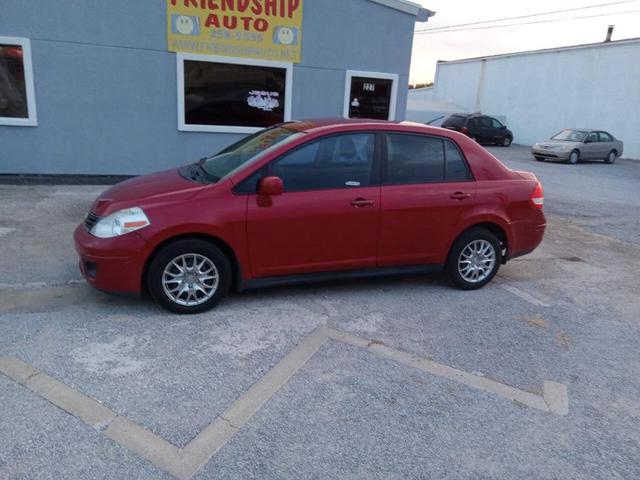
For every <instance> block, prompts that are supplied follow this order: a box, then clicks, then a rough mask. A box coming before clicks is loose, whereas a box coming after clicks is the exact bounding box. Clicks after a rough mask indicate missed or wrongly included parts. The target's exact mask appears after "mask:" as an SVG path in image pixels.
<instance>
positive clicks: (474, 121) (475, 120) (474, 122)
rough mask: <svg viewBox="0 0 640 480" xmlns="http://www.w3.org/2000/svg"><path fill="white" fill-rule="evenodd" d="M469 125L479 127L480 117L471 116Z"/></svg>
mask: <svg viewBox="0 0 640 480" xmlns="http://www.w3.org/2000/svg"><path fill="white" fill-rule="evenodd" d="M468 125H469V127H474V128H477V127H479V126H480V119H479V118H477V117H476V118H470V119H469V123H468Z"/></svg>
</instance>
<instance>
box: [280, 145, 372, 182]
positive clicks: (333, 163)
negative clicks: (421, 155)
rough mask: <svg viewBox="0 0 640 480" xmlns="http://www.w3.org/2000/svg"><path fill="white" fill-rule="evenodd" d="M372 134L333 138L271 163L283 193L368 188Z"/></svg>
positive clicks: (303, 147)
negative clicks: (281, 185)
mask: <svg viewBox="0 0 640 480" xmlns="http://www.w3.org/2000/svg"><path fill="white" fill-rule="evenodd" d="M375 139H376V137H375V134H373V133H354V134H347V135H334V136H330V137H326V138H322V139H320V140H317V141H315V142H312V143H308V144H306V145H304V146H302V147H300V148H297V149H296V150H294V151H293V152H290V153H287V154H285V155H283V156H282V157H280V158H279V159H278V160H276V161H275V162H274V163H272V164H271V167H270V169H269V174H270V175H276V176H278V177H280V178H281V179H282V181H283V183H284V190H285V192H296V191H305V190H327V189H336V188H357V187H368V186H369V185H371V177H372V170H373V159H374V151H375V143H376V142H375Z"/></svg>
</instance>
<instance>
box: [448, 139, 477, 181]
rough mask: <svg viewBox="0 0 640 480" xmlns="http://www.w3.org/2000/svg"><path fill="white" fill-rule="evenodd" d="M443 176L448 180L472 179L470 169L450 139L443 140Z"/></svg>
mask: <svg viewBox="0 0 640 480" xmlns="http://www.w3.org/2000/svg"><path fill="white" fill-rule="evenodd" d="M444 155H445V178H446V179H447V181H448V182H464V181H465V180H473V176H472V175H471V170H470V169H469V166H468V165H467V162H466V161H465V160H464V158H463V157H462V154H461V153H460V150H459V149H458V147H457V146H456V145H455V144H454V143H453V142H452V141H451V140H444Z"/></svg>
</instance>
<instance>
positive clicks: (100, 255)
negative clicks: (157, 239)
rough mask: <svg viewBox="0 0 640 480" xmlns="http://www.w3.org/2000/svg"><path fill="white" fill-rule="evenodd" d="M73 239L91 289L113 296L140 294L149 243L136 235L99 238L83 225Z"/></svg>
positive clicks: (82, 269)
mask: <svg viewBox="0 0 640 480" xmlns="http://www.w3.org/2000/svg"><path fill="white" fill-rule="evenodd" d="M73 238H74V243H75V248H76V252H78V256H79V257H80V272H81V273H82V276H83V277H84V278H85V279H86V280H87V282H88V283H89V284H90V285H92V286H93V287H95V288H97V289H98V290H102V291H105V292H110V293H122V294H139V293H141V291H142V274H143V270H144V263H145V255H144V251H145V248H144V247H145V245H146V241H145V240H144V239H142V238H141V237H140V236H139V235H138V234H137V233H136V232H133V233H129V234H126V235H122V236H120V237H115V238H97V237H94V236H93V235H91V234H90V233H89V232H88V231H87V229H86V228H85V227H84V225H82V224H81V225H79V226H78V228H76V230H75V232H74V234H73Z"/></svg>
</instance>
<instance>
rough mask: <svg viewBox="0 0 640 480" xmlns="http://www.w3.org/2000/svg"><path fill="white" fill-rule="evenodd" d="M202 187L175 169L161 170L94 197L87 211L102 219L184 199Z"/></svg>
mask: <svg viewBox="0 0 640 480" xmlns="http://www.w3.org/2000/svg"><path fill="white" fill-rule="evenodd" d="M206 187H207V185H202V184H199V183H194V182H192V181H190V180H187V179H186V178H184V177H182V176H181V175H180V174H179V173H178V170H177V169H171V170H165V171H162V172H157V173H151V174H149V175H143V176H140V177H135V178H131V179H129V180H125V181H124V182H122V183H119V184H117V185H115V186H113V187H111V188H110V189H109V190H107V191H105V192H103V193H102V194H101V195H100V196H99V197H98V199H97V200H96V201H95V202H94V204H93V206H92V207H91V211H92V212H93V213H95V214H96V215H99V216H101V217H102V216H104V215H109V214H111V213H113V212H115V211H118V210H121V209H123V208H130V207H144V206H145V205H150V204H156V203H165V202H174V201H178V200H185V199H188V198H190V197H193V196H194V195H196V194H197V193H198V192H200V191H201V190H202V189H204V188H206Z"/></svg>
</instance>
